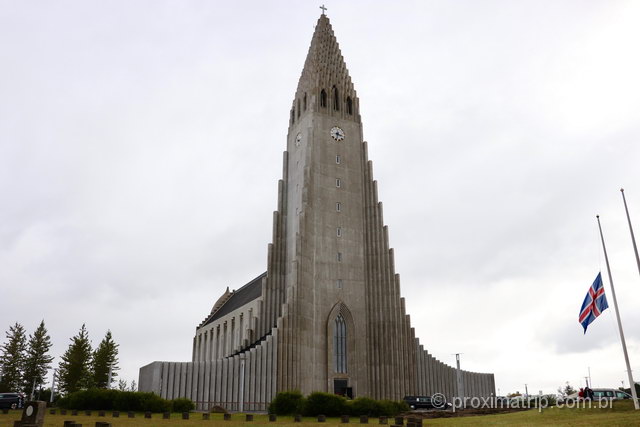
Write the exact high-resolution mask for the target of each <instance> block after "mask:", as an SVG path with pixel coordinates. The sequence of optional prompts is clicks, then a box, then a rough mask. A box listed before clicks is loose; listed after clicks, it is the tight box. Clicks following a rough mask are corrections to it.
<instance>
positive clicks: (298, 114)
mask: <svg viewBox="0 0 640 427" xmlns="http://www.w3.org/2000/svg"><path fill="white" fill-rule="evenodd" d="M298 118H300V100H299V99H298Z"/></svg>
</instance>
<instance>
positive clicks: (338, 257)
mask: <svg viewBox="0 0 640 427" xmlns="http://www.w3.org/2000/svg"><path fill="white" fill-rule="evenodd" d="M336 259H337V260H338V262H342V252H338V254H337V255H336Z"/></svg>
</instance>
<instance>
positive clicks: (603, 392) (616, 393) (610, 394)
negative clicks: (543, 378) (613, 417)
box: [558, 388, 631, 403]
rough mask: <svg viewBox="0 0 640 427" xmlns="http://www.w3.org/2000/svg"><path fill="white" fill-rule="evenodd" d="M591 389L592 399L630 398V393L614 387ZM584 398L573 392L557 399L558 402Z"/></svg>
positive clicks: (569, 401)
mask: <svg viewBox="0 0 640 427" xmlns="http://www.w3.org/2000/svg"><path fill="white" fill-rule="evenodd" d="M592 390H593V400H603V399H612V400H620V399H631V395H630V394H629V393H626V392H624V391H622V390H617V389H615V388H594V389H592ZM582 400H585V399H584V398H580V397H578V393H577V392H576V393H573V394H570V395H568V396H567V397H565V398H564V399H560V400H558V403H571V402H576V401H582Z"/></svg>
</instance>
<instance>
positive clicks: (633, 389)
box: [596, 215, 640, 410]
mask: <svg viewBox="0 0 640 427" xmlns="http://www.w3.org/2000/svg"><path fill="white" fill-rule="evenodd" d="M596 218H597V219H598V229H599V230H600V240H602V250H603V251H604V261H605V263H606V264H607V273H608V275H609V283H610V284H611V295H612V296H613V306H614V308H615V309H616V319H617V320H618V331H619V332H620V341H621V342H622V352H623V353H624V361H625V363H626V364H627V373H628V374H629V384H631V396H633V405H634V406H635V408H636V410H638V409H640V406H638V396H637V394H636V383H635V382H634V381H633V374H632V373H631V364H630V363H629V354H628V353H627V343H626V342H625V340H624V332H622V321H621V320H620V312H619V311H618V300H617V299H616V290H615V288H614V287H613V278H612V277H611V267H609V257H608V256H607V247H606V246H605V245H604V236H603V235H602V226H601V225H600V215H596Z"/></svg>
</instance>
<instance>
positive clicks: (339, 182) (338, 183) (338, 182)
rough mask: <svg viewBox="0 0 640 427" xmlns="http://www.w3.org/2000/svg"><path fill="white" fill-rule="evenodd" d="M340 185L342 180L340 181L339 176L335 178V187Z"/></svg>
mask: <svg viewBox="0 0 640 427" xmlns="http://www.w3.org/2000/svg"><path fill="white" fill-rule="evenodd" d="M341 185H342V182H341V181H340V178H336V187H337V188H340V186H341Z"/></svg>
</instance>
